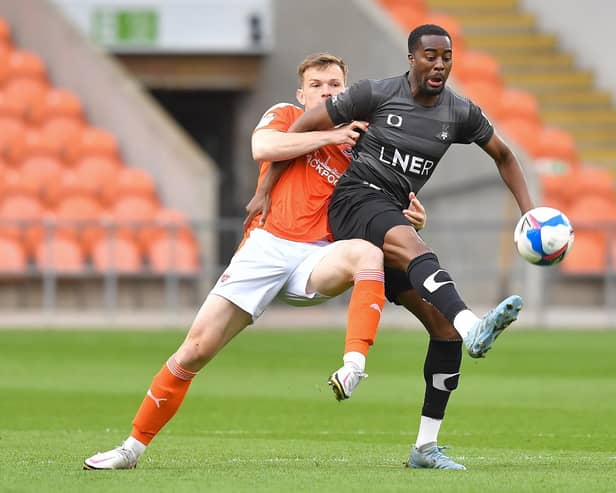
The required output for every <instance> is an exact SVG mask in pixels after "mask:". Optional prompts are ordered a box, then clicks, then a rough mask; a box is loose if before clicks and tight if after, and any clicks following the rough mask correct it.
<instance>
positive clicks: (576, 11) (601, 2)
mask: <svg viewBox="0 0 616 493" xmlns="http://www.w3.org/2000/svg"><path fill="white" fill-rule="evenodd" d="M522 4H523V5H524V8H525V9H526V10H529V11H531V12H533V13H534V14H535V15H536V16H537V18H538V19H539V23H540V25H541V27H542V28H544V29H546V30H547V31H552V32H555V33H558V36H559V38H560V41H561V43H562V44H563V46H564V48H565V49H567V50H568V51H571V52H572V53H574V54H575V55H576V61H577V63H579V64H580V65H581V66H582V67H584V68H585V69H588V70H592V71H593V72H594V73H595V76H596V77H597V83H598V84H599V85H600V87H601V88H602V89H605V90H607V91H610V92H611V93H612V95H613V96H612V97H613V101H615V102H616V58H615V57H613V56H609V55H606V52H609V51H610V50H611V42H610V41H609V39H610V38H611V37H612V34H611V33H612V30H613V26H614V19H616V3H615V2H613V1H612V0H587V1H585V2H579V1H577V0H522ZM556 13H557V15H555V14H556Z"/></svg>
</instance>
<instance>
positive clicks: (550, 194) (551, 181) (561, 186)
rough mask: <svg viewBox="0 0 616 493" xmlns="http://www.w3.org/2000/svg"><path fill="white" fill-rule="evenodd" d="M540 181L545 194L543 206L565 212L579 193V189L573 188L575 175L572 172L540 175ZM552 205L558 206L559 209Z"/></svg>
mask: <svg viewBox="0 0 616 493" xmlns="http://www.w3.org/2000/svg"><path fill="white" fill-rule="evenodd" d="M539 179H540V181H541V189H542V192H543V194H542V195H543V200H542V202H543V205H547V206H550V207H555V208H556V209H559V210H561V211H563V212H565V210H566V209H568V204H569V203H570V202H571V201H572V200H573V197H574V195H575V194H577V193H578V192H577V188H576V187H573V186H572V183H574V182H573V181H572V179H573V174H572V173H571V172H569V173H563V174H551V173H544V174H541V175H539ZM552 204H558V205H559V207H556V206H555V205H552ZM563 207H564V208H563Z"/></svg>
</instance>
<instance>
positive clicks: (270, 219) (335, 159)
mask: <svg viewBox="0 0 616 493" xmlns="http://www.w3.org/2000/svg"><path fill="white" fill-rule="evenodd" d="M303 113H304V110H302V109H301V108H298V107H297V106H294V105H292V104H285V103H282V104H277V105H275V106H272V107H271V108H270V109H269V110H268V111H266V112H265V114H264V115H263V117H262V118H261V121H260V122H259V124H258V125H257V127H256V129H255V131H257V130H261V129H273V130H279V131H282V132H286V131H287V130H288V129H289V127H290V126H291V125H292V124H293V122H294V121H295V120H297V119H298V118H299V117H300V116H301V115H302V114H303ZM350 158H351V148H350V147H349V146H346V145H344V146H343V145H341V146H336V145H327V146H324V147H321V148H319V149H316V150H314V151H312V152H310V153H308V154H306V155H304V156H300V157H297V158H295V159H294V160H293V161H292V162H291V164H290V165H289V166H288V168H287V169H286V170H285V171H284V173H283V174H282V176H281V177H280V179H279V180H278V183H276V185H275V186H274V189H273V190H272V193H271V209H270V212H269V214H268V216H267V219H266V221H265V225H264V226H263V228H264V229H265V230H267V231H269V232H270V233H272V234H274V235H276V236H278V237H279V238H284V239H286V240H292V241H301V242H307V243H309V242H314V241H319V240H329V241H331V240H332V235H331V231H330V230H329V224H328V221H327V208H328V206H329V200H330V197H331V194H332V191H333V190H334V187H335V186H336V183H338V179H339V178H340V176H341V175H342V173H344V171H345V170H346V169H347V167H348V166H349V161H350ZM269 165H270V162H269V161H263V162H261V163H260V166H261V169H260V172H259V179H258V183H261V180H262V179H263V176H264V175H265V173H266V172H267V169H268V167H269ZM257 186H258V185H257ZM257 222H258V218H256V220H255V221H253V223H252V225H251V228H250V229H252V227H254V226H255V224H256V223H257Z"/></svg>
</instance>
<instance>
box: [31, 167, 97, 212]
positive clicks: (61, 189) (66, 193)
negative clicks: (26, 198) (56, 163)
mask: <svg viewBox="0 0 616 493" xmlns="http://www.w3.org/2000/svg"><path fill="white" fill-rule="evenodd" d="M72 197H88V198H92V199H95V200H96V201H97V202H98V196H97V193H96V185H95V184H94V183H92V180H86V181H83V180H80V177H79V175H78V174H77V173H75V171H74V170H72V169H66V168H64V169H63V170H62V173H61V176H60V177H59V179H58V181H56V182H55V183H50V184H48V185H47V186H46V187H45V190H44V197H43V198H44V201H45V204H46V205H47V206H48V207H51V208H52V209H53V208H55V207H57V206H58V204H59V203H60V201H62V200H64V199H67V198H72Z"/></svg>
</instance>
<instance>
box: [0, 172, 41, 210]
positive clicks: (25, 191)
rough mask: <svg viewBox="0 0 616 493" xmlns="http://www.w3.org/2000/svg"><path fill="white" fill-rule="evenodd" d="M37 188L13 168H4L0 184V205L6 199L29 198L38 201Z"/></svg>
mask: <svg viewBox="0 0 616 493" xmlns="http://www.w3.org/2000/svg"><path fill="white" fill-rule="evenodd" d="M37 194H38V188H37V186H36V184H35V183H30V182H29V181H28V180H26V179H25V178H24V176H23V175H22V174H21V173H20V172H19V171H17V170H15V169H13V168H7V167H5V169H4V173H3V176H2V181H1V182H0V203H1V202H2V201H3V200H4V199H5V198H7V197H15V196H18V197H30V198H34V199H36V200H38V196H37Z"/></svg>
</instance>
